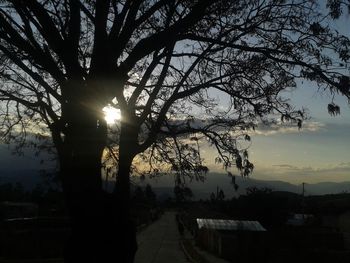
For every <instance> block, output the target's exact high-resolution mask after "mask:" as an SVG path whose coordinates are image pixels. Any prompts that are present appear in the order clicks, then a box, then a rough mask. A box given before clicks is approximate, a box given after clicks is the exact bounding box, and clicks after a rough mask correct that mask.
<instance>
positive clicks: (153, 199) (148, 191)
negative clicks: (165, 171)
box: [145, 184, 157, 205]
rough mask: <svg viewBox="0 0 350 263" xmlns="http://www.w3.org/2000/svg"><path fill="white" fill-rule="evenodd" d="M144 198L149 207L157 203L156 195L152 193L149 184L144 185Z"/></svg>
mask: <svg viewBox="0 0 350 263" xmlns="http://www.w3.org/2000/svg"><path fill="white" fill-rule="evenodd" d="M145 196H146V199H147V201H148V202H149V203H150V204H151V205H155V203H156V201H157V195H156V193H155V192H154V191H153V189H152V186H151V185H150V184H147V185H146V188H145Z"/></svg>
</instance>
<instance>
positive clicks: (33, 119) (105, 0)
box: [0, 0, 350, 176]
mask: <svg viewBox="0 0 350 263" xmlns="http://www.w3.org/2000/svg"><path fill="white" fill-rule="evenodd" d="M345 7H346V3H344V2H342V1H336V0H329V1H327V5H326V6H320V5H319V3H318V2H317V1H314V0H309V1H304V0H297V1H284V0H268V1H266V0H264V1H263V0H254V1H229V0H216V1H211V0H203V1H186V0H171V1H165V0H157V1H156V0H149V1H142V0H133V1H131V0H123V1H117V0H97V1H88V0H86V1H79V0H65V1H57V0H50V1H44V0H26V1H24V0H3V1H0V67H1V68H0V78H1V87H0V100H1V101H2V103H1V113H0V114H1V131H2V135H3V138H5V139H6V140H20V141H22V140H23V139H25V137H26V131H27V129H28V128H29V127H30V128H31V131H37V130H36V129H38V128H42V127H43V125H45V127H47V128H48V130H49V131H50V132H51V135H52V139H53V142H54V145H55V146H56V148H57V150H58V152H59V153H60V152H64V150H63V149H64V147H65V145H67V144H74V140H72V141H73V142H72V141H70V140H69V136H68V134H69V133H71V134H74V129H75V128H74V127H85V128H86V127H87V126H89V125H90V124H87V123H88V122H89V123H93V124H92V126H94V127H95V128H96V129H99V131H100V132H102V133H105V131H104V130H105V129H107V128H106V127H105V126H106V125H105V120H104V117H103V112H102V109H103V107H105V106H106V105H109V104H110V105H112V106H113V107H116V108H118V109H120V111H121V116H122V120H121V123H122V124H121V125H120V126H119V128H118V129H119V132H118V133H113V134H114V136H111V137H110V138H111V139H113V142H115V143H116V145H117V147H116V149H118V150H116V152H115V153H113V154H116V158H117V159H118V158H119V157H118V155H119V154H120V151H121V149H122V148H123V147H122V146H121V143H122V142H125V143H126V144H127V145H128V147H129V148H130V149H131V155H132V156H133V157H134V156H136V155H141V157H142V158H143V159H142V160H143V161H147V162H149V164H150V167H151V170H152V172H155V171H158V168H155V167H156V166H155V164H156V163H161V162H164V161H166V162H168V163H170V167H171V169H172V170H173V171H175V172H177V173H181V174H186V175H193V174H195V175H197V176H199V175H200V173H201V172H203V171H206V167H204V166H203V165H202V159H201V156H200V153H199V148H198V140H200V139H202V138H205V139H206V140H207V141H208V142H209V143H210V144H211V145H213V146H214V147H215V148H216V149H217V152H218V158H217V161H218V162H222V163H223V164H224V166H225V167H228V166H230V165H231V164H233V165H236V166H237V168H238V169H239V170H241V171H242V174H243V175H247V174H249V173H250V172H251V170H252V169H253V166H252V164H251V163H250V162H249V161H248V156H247V152H246V151H242V149H240V148H239V147H238V140H239V139H240V138H242V139H245V140H250V137H249V136H246V134H245V131H246V130H247V129H252V128H254V127H255V126H256V125H257V123H258V122H261V121H267V120H268V118H269V117H270V116H272V115H273V114H278V115H280V117H281V119H282V120H283V121H292V122H295V123H296V124H297V125H298V126H299V127H300V126H301V124H302V121H303V119H304V111H303V110H302V109H295V108H294V107H293V106H292V105H290V103H289V101H288V99H286V98H285V97H283V92H284V91H286V90H291V89H294V88H295V87H296V80H297V79H300V78H301V79H308V80H312V81H315V82H316V83H317V84H318V85H319V86H320V88H322V89H325V90H329V91H330V92H333V93H340V94H342V95H344V96H346V97H348V98H349V96H350V91H349V87H350V85H349V71H348V66H349V64H348V62H349V59H350V49H349V48H350V41H349V39H348V38H347V37H345V36H343V35H341V34H339V33H338V32H337V31H336V30H333V29H332V26H331V23H330V21H332V20H333V19H337V18H339V17H340V16H341V14H342V12H343V11H344V9H345ZM218 94H220V96H224V97H225V98H226V102H225V103H222V102H220V101H218V100H217V99H216V98H217V97H218V96H219V95H218ZM328 109H329V111H330V112H331V113H332V114H336V113H338V112H339V107H338V106H337V105H336V104H334V103H330V104H329V105H328ZM82 114H83V115H84V118H85V121H82V120H81V119H82ZM203 114H205V115H206V116H205V117H204V116H203ZM88 119H89V121H88ZM77 123H79V125H80V126H79V125H78V124H77ZM76 125H78V126H76ZM123 125H124V126H125V127H126V126H128V129H127V133H128V135H130V136H133V137H134V139H133V140H131V139H130V138H124V137H123ZM34 126H36V128H34ZM89 127H90V126H89ZM79 132H81V130H80V131H79ZM79 132H77V134H78V133H79ZM76 137H78V136H76ZM184 138H187V140H184ZM75 139H76V138H75ZM101 144H102V146H101V147H102V148H103V147H104V146H106V145H108V144H109V141H108V140H105V141H103V142H102V143H101ZM94 147H97V146H96V145H95V146H94ZM119 147H120V148H119ZM85 150H86V149H85ZM146 152H147V154H143V153H146ZM152 167H154V169H152Z"/></svg>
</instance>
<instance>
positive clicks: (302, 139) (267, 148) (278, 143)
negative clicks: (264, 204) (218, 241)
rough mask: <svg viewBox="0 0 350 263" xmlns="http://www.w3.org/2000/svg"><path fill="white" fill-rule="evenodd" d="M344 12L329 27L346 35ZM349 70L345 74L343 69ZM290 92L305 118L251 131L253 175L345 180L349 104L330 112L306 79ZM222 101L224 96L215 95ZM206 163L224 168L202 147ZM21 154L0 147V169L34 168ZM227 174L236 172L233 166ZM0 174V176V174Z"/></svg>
mask: <svg viewBox="0 0 350 263" xmlns="http://www.w3.org/2000/svg"><path fill="white" fill-rule="evenodd" d="M349 24H350V17H349V15H345V16H344V17H343V18H342V19H341V20H339V21H337V22H336V23H335V24H334V27H335V28H336V29H337V30H338V31H339V32H340V33H343V34H345V35H348V36H350V31H349V27H348V25H349ZM348 74H349V72H348ZM298 84H299V87H298V89H297V90H296V91H294V92H292V93H288V94H286V96H287V97H290V99H291V100H292V102H293V104H294V105H296V106H297V107H303V106H304V107H307V108H308V109H309V116H310V120H308V121H307V122H305V123H304V126H303V128H302V129H301V130H300V131H299V130H298V128H297V127H293V128H290V127H288V128H286V127H268V128H266V127H265V128H264V129H259V130H258V131H257V132H256V134H253V135H252V145H251V147H250V148H249V154H250V160H251V161H252V162H253V163H254V165H255V170H254V173H253V175H252V177H253V178H255V179H266V180H271V179H273V180H282V181H287V182H292V183H301V182H309V183H312V182H322V181H336V182H340V181H350V138H349V136H350V107H349V104H348V101H347V100H346V99H345V98H344V97H340V96H338V95H337V96H335V98H334V102H335V103H336V104H338V105H339V106H340V109H341V114H340V115H338V116H330V115H329V114H328V112H327V105H328V103H330V102H331V101H332V97H331V95H330V94H329V93H326V92H320V91H318V90H317V87H316V86H315V85H314V84H312V83H310V82H305V81H304V82H303V83H301V82H299V83H298ZM221 99H222V100H225V98H221ZM203 150H204V153H203V155H202V156H203V157H205V159H206V161H207V164H208V166H209V168H210V170H211V171H213V172H223V173H224V172H225V171H223V170H222V168H221V166H220V165H215V164H214V162H213V160H214V158H215V156H216V154H215V152H214V151H213V149H210V148H208V147H204V148H203ZM32 155H33V153H32V152H30V151H29V152H27V153H26V154H25V156H24V157H17V156H12V155H11V154H10V151H9V150H8V149H7V147H6V146H4V145H0V171H1V170H2V171H11V169H12V170H18V169H37V168H38V167H39V162H40V158H35V157H33V156H32ZM232 172H235V173H237V171H235V169H234V168H233V169H232ZM0 176H1V174H0Z"/></svg>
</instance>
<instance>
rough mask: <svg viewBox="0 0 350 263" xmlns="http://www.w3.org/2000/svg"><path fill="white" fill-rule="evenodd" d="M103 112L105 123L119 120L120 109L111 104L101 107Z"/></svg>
mask: <svg viewBox="0 0 350 263" xmlns="http://www.w3.org/2000/svg"><path fill="white" fill-rule="evenodd" d="M102 110H103V112H104V114H105V120H106V122H107V124H113V123H116V122H117V121H119V120H120V118H121V115H120V110H119V109H116V108H114V107H112V106H106V107H104V108H103V109H102Z"/></svg>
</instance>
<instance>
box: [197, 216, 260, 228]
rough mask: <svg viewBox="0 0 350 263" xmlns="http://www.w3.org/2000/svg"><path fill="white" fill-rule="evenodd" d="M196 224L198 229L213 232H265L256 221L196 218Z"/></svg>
mask: <svg viewBox="0 0 350 263" xmlns="http://www.w3.org/2000/svg"><path fill="white" fill-rule="evenodd" d="M197 224H198V228H199V229H201V228H202V227H205V228H208V229H215V230H244V231H266V229H265V228H264V227H263V226H262V225H261V224H260V223H259V222H258V221H242V220H224V219H203V218H197Z"/></svg>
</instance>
